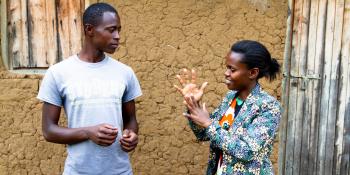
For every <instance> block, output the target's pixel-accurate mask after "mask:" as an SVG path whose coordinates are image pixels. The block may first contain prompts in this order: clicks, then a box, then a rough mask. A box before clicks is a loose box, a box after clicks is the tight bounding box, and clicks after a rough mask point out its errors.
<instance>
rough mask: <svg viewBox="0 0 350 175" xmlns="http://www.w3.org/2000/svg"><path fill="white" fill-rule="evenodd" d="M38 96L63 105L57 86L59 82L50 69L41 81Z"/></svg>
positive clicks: (48, 101)
mask: <svg viewBox="0 0 350 175" xmlns="http://www.w3.org/2000/svg"><path fill="white" fill-rule="evenodd" d="M37 98H38V99H39V100H41V101H44V102H47V103H50V104H53V105H56V106H62V98H61V95H60V93H59V90H58V88H57V83H56V81H55V78H54V76H53V74H52V71H51V70H50V69H48V70H47V72H46V74H45V76H44V79H43V80H42V82H41V85H40V89H39V93H38V96H37Z"/></svg>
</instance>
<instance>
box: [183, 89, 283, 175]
mask: <svg viewBox="0 0 350 175" xmlns="http://www.w3.org/2000/svg"><path fill="white" fill-rule="evenodd" d="M235 95H236V91H229V92H228V93H227V95H226V97H225V98H224V100H223V101H222V102H221V104H220V106H219V107H218V108H216V109H215V110H214V112H213V113H212V114H211V115H210V118H211V119H212V121H213V122H212V124H211V125H210V126H209V127H207V128H202V127H200V126H198V125H196V124H195V123H193V122H192V121H189V125H190V127H191V129H192V130H193V132H194V134H195V136H196V137H197V139H198V140H200V141H210V155H209V161H208V168H207V175H215V174H216V169H217V163H218V160H219V155H220V150H221V151H222V152H223V162H222V163H223V164H222V166H223V167H224V168H223V172H222V174H223V175H231V174H237V175H239V174H261V175H267V174H273V169H272V164H271V161H270V160H269V157H270V154H271V151H272V144H273V139H274V137H275V134H276V131H277V128H278V124H279V121H280V118H281V106H280V103H279V102H278V101H277V100H276V99H275V98H274V97H272V96H270V95H269V94H267V93H266V92H264V91H263V90H262V89H261V86H260V85H259V84H257V85H256V86H255V88H254V89H253V90H252V92H251V93H250V95H249V96H248V97H247V99H246V100H245V103H244V104H243V106H242V108H241V110H240V111H239V113H238V115H237V117H236V118H235V121H234V123H233V124H232V126H231V127H230V128H229V129H228V130H225V129H223V128H222V127H221V126H220V124H219V121H220V120H221V118H222V116H223V115H224V114H225V112H226V110H227V109H228V108H229V105H230V104H231V102H232V100H233V99H234V97H235Z"/></svg>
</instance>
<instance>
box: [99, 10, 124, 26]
mask: <svg viewBox="0 0 350 175" xmlns="http://www.w3.org/2000/svg"><path fill="white" fill-rule="evenodd" d="M101 24H103V25H104V26H113V25H117V26H120V19H119V16H118V14H116V13H114V12H104V13H103V16H102V21H101Z"/></svg>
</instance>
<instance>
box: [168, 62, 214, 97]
mask: <svg viewBox="0 0 350 175" xmlns="http://www.w3.org/2000/svg"><path fill="white" fill-rule="evenodd" d="M183 74H184V75H183V76H180V75H176V78H177V79H178V80H179V82H180V83H181V85H182V88H180V87H178V86H177V85H174V87H175V88H176V89H177V90H178V91H179V92H180V93H181V94H182V95H183V96H184V97H185V96H186V95H193V97H194V99H195V100H196V101H200V99H201V98H202V96H203V93H204V88H205V87H206V86H207V85H208V82H204V83H203V84H202V86H201V87H200V88H198V86H197V84H196V79H197V75H196V71H195V70H193V69H192V71H191V72H190V71H188V70H187V69H184V70H183Z"/></svg>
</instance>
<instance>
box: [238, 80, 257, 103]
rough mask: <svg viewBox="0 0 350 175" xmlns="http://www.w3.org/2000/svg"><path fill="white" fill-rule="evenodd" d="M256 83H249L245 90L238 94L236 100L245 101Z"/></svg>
mask: <svg viewBox="0 0 350 175" xmlns="http://www.w3.org/2000/svg"><path fill="white" fill-rule="evenodd" d="M257 83H258V82H257V81H254V82H252V83H250V84H249V85H248V86H247V87H246V88H245V89H243V90H240V91H239V92H238V98H240V99H242V100H245V99H246V98H247V97H248V96H249V94H250V93H251V92H252V90H253V89H254V87H255V86H256V84H257Z"/></svg>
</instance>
